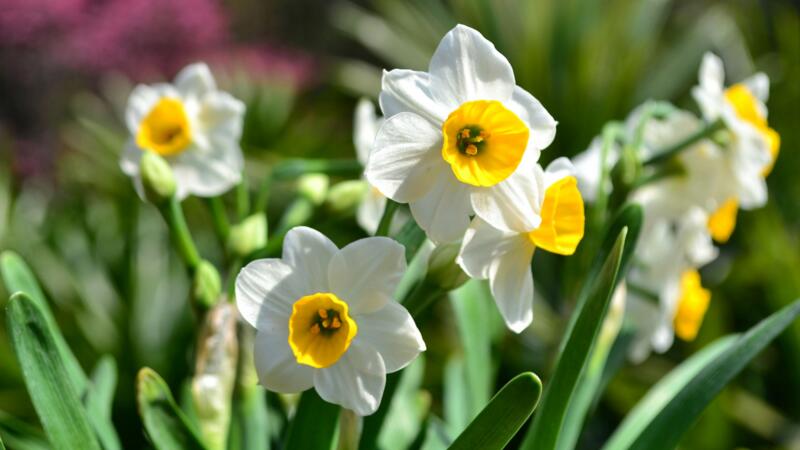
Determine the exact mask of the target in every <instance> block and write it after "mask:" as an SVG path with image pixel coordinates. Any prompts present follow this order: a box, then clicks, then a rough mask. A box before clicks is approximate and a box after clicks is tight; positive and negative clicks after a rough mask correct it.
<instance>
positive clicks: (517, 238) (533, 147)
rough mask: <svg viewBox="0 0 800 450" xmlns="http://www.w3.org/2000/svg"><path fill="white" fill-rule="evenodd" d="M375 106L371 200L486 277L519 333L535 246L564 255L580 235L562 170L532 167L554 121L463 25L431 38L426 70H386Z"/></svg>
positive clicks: (575, 198) (573, 185)
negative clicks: (394, 207) (385, 202)
mask: <svg viewBox="0 0 800 450" xmlns="http://www.w3.org/2000/svg"><path fill="white" fill-rule="evenodd" d="M380 107H381V110H382V112H383V114H384V117H385V119H384V120H383V123H382V125H381V126H380V127H379V128H377V132H376V133H375V135H374V139H373V140H372V142H371V145H369V147H368V150H369V151H368V158H367V164H366V169H365V175H366V179H367V181H368V182H369V184H370V186H371V187H372V188H373V190H376V191H377V194H374V195H382V196H385V197H388V198H390V199H392V200H393V201H396V202H399V203H408V205H409V209H410V212H411V216H412V217H413V219H414V220H415V221H416V222H417V223H418V224H419V226H420V227H421V228H422V229H423V230H425V232H426V234H427V236H428V238H429V239H430V240H431V241H432V242H434V243H436V244H438V245H448V244H452V243H454V242H456V243H458V242H460V251H459V253H458V256H457V258H456V262H457V263H458V265H459V266H460V267H461V268H462V269H463V270H464V272H466V274H467V275H469V276H470V277H472V278H476V279H488V280H489V285H490V287H491V291H492V294H493V295H494V298H495V300H496V302H497V305H498V308H499V310H500V312H501V314H502V316H503V318H504V319H505V322H506V324H507V325H508V327H509V328H510V329H512V330H513V331H515V332H521V331H522V330H523V329H525V328H526V327H527V326H528V325H530V323H531V321H532V319H533V277H532V275H531V271H530V265H531V258H532V257H533V253H534V250H535V249H536V248H537V247H539V248H541V249H543V250H546V251H549V252H554V253H558V254H563V255H569V254H572V253H574V252H575V249H576V247H577V245H578V243H579V242H580V240H581V238H582V237H583V228H584V215H583V200H582V197H581V194H580V192H579V191H578V187H577V179H576V178H575V173H574V168H573V167H572V164H571V163H570V162H569V160H567V159H565V158H561V159H557V160H556V161H554V162H553V163H552V164H551V165H550V166H549V167H548V168H547V170H544V169H542V167H541V166H540V165H539V164H538V160H539V155H540V152H541V151H542V150H543V149H545V148H546V147H547V146H549V145H550V143H551V142H552V141H553V139H554V137H555V128H556V121H555V120H554V119H553V117H552V116H551V115H550V114H549V113H548V112H547V110H545V108H544V107H543V106H542V104H541V103H540V102H539V101H538V100H536V99H535V98H534V97H533V96H532V95H531V94H529V93H528V92H527V91H525V90H524V89H522V88H521V87H519V86H517V85H516V83H515V80H514V72H513V70H512V68H511V64H509V62H508V60H507V59H506V58H505V57H504V56H503V55H502V54H500V53H499V52H498V51H497V50H496V49H495V47H494V45H493V44H492V43H491V42H489V41H488V40H486V39H485V38H484V37H483V36H482V35H481V34H480V33H478V32H477V31H475V30H473V29H471V28H469V27H466V26H463V25H459V26H457V27H455V28H454V29H453V30H451V31H450V32H449V33H447V35H445V37H444V38H443V39H442V41H441V43H440V44H439V46H438V48H437V49H436V52H435V53H434V54H433V57H432V59H431V62H430V65H429V67H428V72H417V71H412V70H392V71H388V72H385V73H384V74H383V81H382V90H381V93H380ZM371 201H373V200H372V199H368V200H365V203H367V202H371Z"/></svg>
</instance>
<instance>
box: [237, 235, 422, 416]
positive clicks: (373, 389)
mask: <svg viewBox="0 0 800 450" xmlns="http://www.w3.org/2000/svg"><path fill="white" fill-rule="evenodd" d="M404 254H405V252H404V249H403V246H401V245H400V244H398V243H397V242H395V241H393V240H391V239H389V238H384V237H375V238H366V239H361V240H359V241H356V242H353V243H352V244H349V245H347V246H346V247H344V248H342V249H338V248H336V245H334V244H333V242H331V241H330V240H329V239H328V238H327V237H325V236H324V235H322V234H321V233H319V232H318V231H316V230H313V229H310V228H306V227H298V228H293V229H292V230H290V231H289V233H287V234H286V238H285V240H284V244H283V257H282V258H281V259H261V260H257V261H254V262H252V263H250V264H248V265H247V267H245V268H244V269H242V271H241V273H239V276H238V277H237V279H236V303H237V306H238V308H239V311H240V312H241V314H242V317H243V318H244V319H245V320H246V321H247V322H248V323H249V324H250V325H252V326H253V327H255V328H256V330H257V334H256V342H255V365H256V371H257V372H258V377H259V380H260V381H261V384H262V385H264V387H266V388H267V389H270V390H273V391H276V392H281V393H290V392H300V391H304V390H306V389H308V388H310V387H312V386H313V387H314V388H315V389H316V390H317V392H318V393H319V395H320V397H322V398H323V399H324V400H326V401H328V402H331V403H336V404H339V405H341V406H343V407H345V408H348V409H351V410H353V411H355V412H356V413H358V414H360V415H368V414H372V413H373V412H375V410H376V409H377V408H378V405H379V404H380V401H381V396H382V395H383V388H384V385H385V382H386V374H387V373H391V372H395V371H398V370H400V369H402V368H403V367H405V366H406V365H408V364H409V363H410V362H411V361H412V360H414V358H416V357H417V355H418V354H419V353H420V352H422V351H424V350H425V343H424V342H423V340H422V336H421V335H420V333H419V330H418V329H417V326H416V324H415V323H414V320H413V319H412V318H411V315H410V314H409V313H408V311H406V309H405V308H403V307H402V306H401V305H400V304H399V303H397V302H396V301H394V300H393V299H392V295H393V293H394V290H395V287H396V286H397V283H398V282H399V281H400V278H401V277H402V275H403V273H404V272H405V270H406V262H405V257H404Z"/></svg>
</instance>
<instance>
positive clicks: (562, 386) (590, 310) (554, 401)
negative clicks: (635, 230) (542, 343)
mask: <svg viewBox="0 0 800 450" xmlns="http://www.w3.org/2000/svg"><path fill="white" fill-rule="evenodd" d="M626 234H627V228H623V229H622V231H621V232H620V233H619V236H618V237H617V239H616V243H615V244H614V247H613V248H612V249H611V252H610V253H609V254H608V256H607V257H606V258H605V263H604V264H603V266H602V268H601V269H600V271H599V272H598V274H597V276H596V277H591V278H590V280H591V287H590V288H589V289H588V291H587V292H588V295H587V296H586V300H585V301H584V302H580V301H579V305H578V309H577V310H576V311H575V316H576V319H575V320H574V322H573V326H571V327H570V328H569V329H568V331H567V333H566V335H565V337H564V343H563V344H562V346H561V348H562V350H561V352H560V353H559V359H558V363H557V365H556V368H555V371H554V372H553V375H552V377H551V380H550V382H549V385H548V388H547V390H546V391H545V394H544V398H543V399H542V407H541V408H540V409H539V413H538V414H536V416H535V417H534V420H533V425H532V426H531V428H530V429H529V430H528V434H527V435H526V437H525V440H524V442H523V444H522V447H521V448H523V449H534V448H535V449H537V450H539V449H554V448H556V444H557V441H558V433H559V430H561V427H562V425H563V424H564V421H565V417H566V414H567V409H568V407H569V403H570V401H571V399H572V397H573V395H574V393H575V391H576V389H577V385H578V381H579V379H580V376H581V374H582V373H583V372H584V370H585V367H586V366H587V364H588V360H589V358H590V356H591V352H592V348H593V347H594V346H595V341H596V340H597V336H598V334H599V333H600V327H601V325H602V323H603V318H604V317H605V315H606V311H607V310H608V304H609V302H610V300H611V294H612V292H613V290H614V287H615V285H616V281H617V272H618V270H619V267H620V263H621V258H622V252H623V248H624V245H625V236H626Z"/></svg>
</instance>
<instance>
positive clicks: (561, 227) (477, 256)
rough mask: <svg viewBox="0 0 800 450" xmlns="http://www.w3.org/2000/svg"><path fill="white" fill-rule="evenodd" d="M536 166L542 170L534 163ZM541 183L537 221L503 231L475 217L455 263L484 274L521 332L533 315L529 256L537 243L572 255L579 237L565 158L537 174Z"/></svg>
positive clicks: (575, 193)
mask: <svg viewBox="0 0 800 450" xmlns="http://www.w3.org/2000/svg"><path fill="white" fill-rule="evenodd" d="M536 169H538V170H539V171H541V168H540V167H539V166H538V165H537V166H536ZM538 179H542V180H543V183H544V186H542V188H541V189H540V190H539V192H543V196H542V197H541V199H540V200H539V201H540V203H539V204H537V212H538V213H539V214H540V215H541V217H542V220H541V223H540V224H539V225H538V226H537V227H534V228H531V229H529V230H527V231H524V232H518V231H504V230H500V229H497V228H494V227H492V226H491V225H490V224H489V223H487V222H486V221H484V220H482V219H481V218H475V219H474V220H473V221H472V223H471V224H470V226H469V228H468V229H467V232H466V234H465V236H464V242H463V243H462V247H461V252H460V254H459V256H458V258H457V259H456V262H457V263H458V264H459V265H460V266H461V268H462V269H464V272H466V273H467V275H469V276H470V277H472V278H477V279H488V280H489V286H490V289H491V291H492V295H493V296H494V298H495V302H496V303H497V307H498V308H499V310H500V314H501V315H502V316H503V319H505V322H506V325H507V326H508V328H510V329H511V330H512V331H514V332H516V333H519V332H521V331H522V330H524V329H525V328H527V327H528V325H530V323H531V321H532V320H533V276H532V275H531V270H530V267H531V258H532V257H533V254H534V251H535V250H536V248H541V249H543V250H546V251H548V252H551V253H556V254H559V255H571V254H573V253H574V252H575V249H576V248H577V247H578V243H580V241H581V239H582V238H583V231H584V230H583V228H584V212H583V199H582V198H581V193H580V191H579V190H578V184H577V180H576V178H575V176H574V167H573V166H572V164H571V163H570V162H569V160H568V159H566V158H559V159H556V160H555V161H553V162H552V163H551V164H550V165H549V166H548V167H547V170H546V171H544V173H543V174H542V175H541V176H540V177H538Z"/></svg>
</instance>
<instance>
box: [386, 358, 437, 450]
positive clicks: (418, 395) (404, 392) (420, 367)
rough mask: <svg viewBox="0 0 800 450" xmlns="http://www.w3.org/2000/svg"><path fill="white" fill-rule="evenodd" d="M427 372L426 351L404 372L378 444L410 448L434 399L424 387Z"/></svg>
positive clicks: (388, 446) (389, 447) (387, 447)
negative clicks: (422, 389) (423, 378)
mask: <svg viewBox="0 0 800 450" xmlns="http://www.w3.org/2000/svg"><path fill="white" fill-rule="evenodd" d="M424 372H425V358H424V355H420V356H419V357H418V358H417V359H415V360H414V362H413V363H411V364H410V365H409V366H408V367H406V368H405V369H403V371H402V372H401V377H400V383H399V384H398V386H397V391H396V392H395V395H394V397H393V398H392V401H391V405H389V414H388V416H387V420H386V424H385V426H383V427H382V428H381V431H380V435H379V436H378V448H383V449H392V448H409V447H411V445H412V443H413V442H414V438H415V437H416V436H418V434H420V431H421V430H422V429H423V421H424V419H425V416H427V414H428V409H429V408H430V403H431V398H430V395H428V393H427V392H422V391H421V390H420V387H421V385H422V377H423V375H424ZM373 448H374V447H373Z"/></svg>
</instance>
